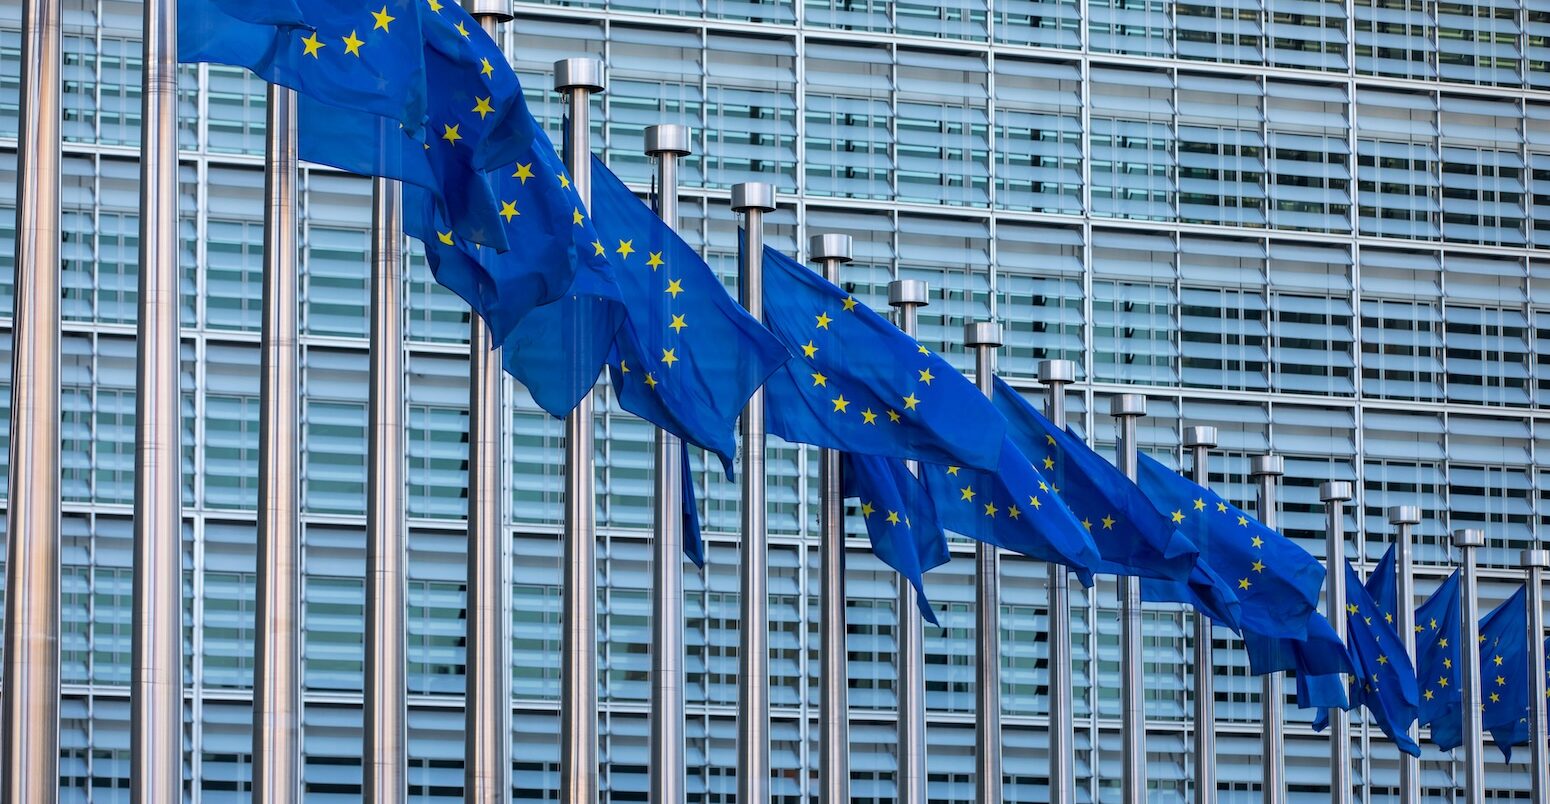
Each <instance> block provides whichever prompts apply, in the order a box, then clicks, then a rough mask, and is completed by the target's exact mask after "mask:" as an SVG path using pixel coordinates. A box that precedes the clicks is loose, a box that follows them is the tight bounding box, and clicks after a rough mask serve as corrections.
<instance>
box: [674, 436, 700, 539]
mask: <svg viewBox="0 0 1550 804" xmlns="http://www.w3.org/2000/svg"><path fill="white" fill-rule="evenodd" d="M678 447H679V452H678V456H679V459H680V460H681V461H682V463H681V464H680V465H681V466H682V467H683V469H682V471H681V472H680V474H681V475H682V476H683V490H682V493H683V509H684V519H683V522H684V555H686V556H688V557H689V560H690V561H693V562H694V566H696V567H699V568H700V569H704V568H705V539H704V538H703V537H702V536H701V535H700V506H699V503H697V502H696V501H695V496H694V473H693V472H690V471H689V444H688V443H687V442H682V441H680V442H679V444H678Z"/></svg>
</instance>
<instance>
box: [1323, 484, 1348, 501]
mask: <svg viewBox="0 0 1550 804" xmlns="http://www.w3.org/2000/svg"><path fill="white" fill-rule="evenodd" d="M1352 496H1353V495H1352V494H1351V483H1350V482H1349V481H1346V480H1329V481H1325V482H1323V483H1320V484H1319V501H1320V502H1325V503H1343V502H1349V501H1350V500H1351V498H1352Z"/></svg>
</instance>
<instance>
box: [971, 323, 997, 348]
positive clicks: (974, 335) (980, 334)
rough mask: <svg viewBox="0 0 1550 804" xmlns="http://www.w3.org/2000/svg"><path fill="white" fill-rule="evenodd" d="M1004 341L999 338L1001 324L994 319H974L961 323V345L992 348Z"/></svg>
mask: <svg viewBox="0 0 1550 804" xmlns="http://www.w3.org/2000/svg"><path fill="white" fill-rule="evenodd" d="M1004 342H1005V341H1003V340H1002V339H1001V325H1000V324H997V323H996V322H994V321H975V322H973V323H971V324H964V325H963V345H964V346H967V347H969V348H970V349H976V348H979V347H981V346H984V347H988V348H990V349H994V348H996V347H998V346H1000V345H1001V344H1002V343H1004Z"/></svg>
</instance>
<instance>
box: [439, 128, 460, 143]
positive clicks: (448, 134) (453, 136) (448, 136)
mask: <svg viewBox="0 0 1550 804" xmlns="http://www.w3.org/2000/svg"><path fill="white" fill-rule="evenodd" d="M441 127H442V129H443V131H442V132H441V138H442V139H444V140H446V141H447V142H450V143H452V144H453V145H454V146H456V145H457V141H458V140H460V139H463V135H462V134H459V133H458V131H457V130H458V126H449V125H447V124H445V123H443V124H442V125H441Z"/></svg>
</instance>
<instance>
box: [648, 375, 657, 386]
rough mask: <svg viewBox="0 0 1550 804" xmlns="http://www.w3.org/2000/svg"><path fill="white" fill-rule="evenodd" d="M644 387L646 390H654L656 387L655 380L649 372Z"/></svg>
mask: <svg viewBox="0 0 1550 804" xmlns="http://www.w3.org/2000/svg"><path fill="white" fill-rule="evenodd" d="M646 387H647V388H655V387H657V378H656V377H655V376H653V375H652V374H651V373H649V372H648V373H647V374H646Z"/></svg>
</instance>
